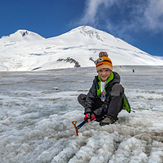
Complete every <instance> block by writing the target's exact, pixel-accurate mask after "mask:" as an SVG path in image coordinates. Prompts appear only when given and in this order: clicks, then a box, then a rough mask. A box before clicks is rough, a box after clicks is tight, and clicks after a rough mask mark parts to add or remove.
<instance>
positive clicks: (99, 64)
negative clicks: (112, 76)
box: [95, 52, 113, 71]
mask: <svg viewBox="0 0 163 163" xmlns="http://www.w3.org/2000/svg"><path fill="white" fill-rule="evenodd" d="M95 64H96V70H97V71H99V70H100V69H102V68H108V69H110V70H111V71H112V70H113V65H112V61H111V60H110V58H108V54H107V52H100V53H99V58H98V59H97V60H96V61H95Z"/></svg>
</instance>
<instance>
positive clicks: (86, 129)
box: [0, 66, 163, 163]
mask: <svg viewBox="0 0 163 163" xmlns="http://www.w3.org/2000/svg"><path fill="white" fill-rule="evenodd" d="M133 69H134V70H135V72H134V73H133V71H132V70H133ZM114 70H116V71H117V72H118V73H119V74H120V75H121V81H122V84H123V86H124V88H125V93H126V96H127V97H128V99H129V101H130V104H131V107H132V109H133V110H135V112H131V113H130V114H129V113H128V112H126V111H124V110H123V111H122V112H121V113H120V114H119V120H118V121H117V122H116V123H115V124H112V125H108V126H103V127H101V126H99V124H98V123H97V122H93V123H88V124H85V125H84V126H83V127H82V128H81V129H80V130H79V136H76V134H75V129H74V127H73V125H72V123H71V122H72V121H74V120H77V121H78V124H79V123H80V122H82V121H83V118H84V115H83V112H84V110H83V108H82V107H81V106H80V105H79V104H78V102H77V96H78V95H79V94H80V93H87V91H88V89H89V88H90V86H91V84H92V80H93V78H94V76H95V75H96V71H95V68H73V69H65V70H64V69H63V70H51V71H40V72H1V79H0V82H1V84H0V113H1V114H0V149H1V150H0V162H1V163H10V162H12V163H18V162H19V163H162V160H163V103H162V101H163V93H162V92H163V82H162V81H163V71H162V70H163V67H138V66H136V67H131V66H128V67H124V66H122V67H119V66H118V67H114ZM56 88H57V89H56Z"/></svg>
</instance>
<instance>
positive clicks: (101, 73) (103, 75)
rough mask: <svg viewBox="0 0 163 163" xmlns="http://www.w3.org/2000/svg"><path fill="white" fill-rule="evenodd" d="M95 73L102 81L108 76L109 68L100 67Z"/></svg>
mask: <svg viewBox="0 0 163 163" xmlns="http://www.w3.org/2000/svg"><path fill="white" fill-rule="evenodd" d="M97 73H98V75H99V76H100V78H101V80H102V81H103V82H105V81H106V80H107V79H108V77H109V76H110V74H111V70H110V69H108V68H102V69H100V70H99V71H98V72H97Z"/></svg>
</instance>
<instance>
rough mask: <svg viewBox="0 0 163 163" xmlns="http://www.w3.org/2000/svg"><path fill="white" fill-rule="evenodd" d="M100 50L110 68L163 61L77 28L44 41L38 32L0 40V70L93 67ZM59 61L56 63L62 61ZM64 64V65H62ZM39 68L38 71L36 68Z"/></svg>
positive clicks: (107, 36)
mask: <svg viewBox="0 0 163 163" xmlns="http://www.w3.org/2000/svg"><path fill="white" fill-rule="evenodd" d="M100 51H107V52H108V54H109V57H110V58H111V60H112V62H113V65H163V60H162V59H161V58H159V57H154V56H152V55H149V54H148V53H145V52H143V51H141V50H140V49H138V48H136V47H134V46H132V45H130V44H128V43H126V42H125V41H123V40H121V39H119V38H116V37H114V36H112V35H110V34H108V33H106V32H103V31H100V30H97V29H95V28H92V27H89V26H80V27H78V28H75V29H72V30H71V31H69V32H67V33H65V34H62V35H60V36H57V37H52V38H48V39H45V38H43V37H42V36H40V35H38V34H37V33H34V32H31V31H27V30H18V31H16V32H15V33H13V34H11V35H9V36H7V37H2V38H1V39H0V56H1V58H0V71H31V70H36V69H37V70H48V69H58V68H72V67H76V65H75V64H74V62H66V60H67V58H71V59H72V60H74V61H75V62H77V63H78V64H79V65H80V66H81V67H92V66H94V63H93V62H92V61H91V60H90V58H92V60H96V59H97V58H98V53H99V52H100ZM61 59H62V62H58V60H61ZM64 61H65V62H64ZM38 67H39V68H38Z"/></svg>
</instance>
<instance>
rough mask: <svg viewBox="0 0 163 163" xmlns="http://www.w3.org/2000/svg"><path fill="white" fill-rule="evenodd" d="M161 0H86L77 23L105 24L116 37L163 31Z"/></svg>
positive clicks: (103, 25)
mask: <svg viewBox="0 0 163 163" xmlns="http://www.w3.org/2000/svg"><path fill="white" fill-rule="evenodd" d="M162 8H163V0H157V1H155V0H145V1H142V0H137V1H130V0H123V1H121V0H87V1H86V5H85V10H84V13H83V16H82V17H81V19H80V21H79V25H91V26H94V27H96V28H101V27H102V28H105V29H107V30H109V31H110V33H112V34H113V35H116V36H118V37H122V38H125V37H130V35H132V34H137V33H139V32H142V31H145V32H153V33H159V32H161V33H162V32H163V10H162Z"/></svg>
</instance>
